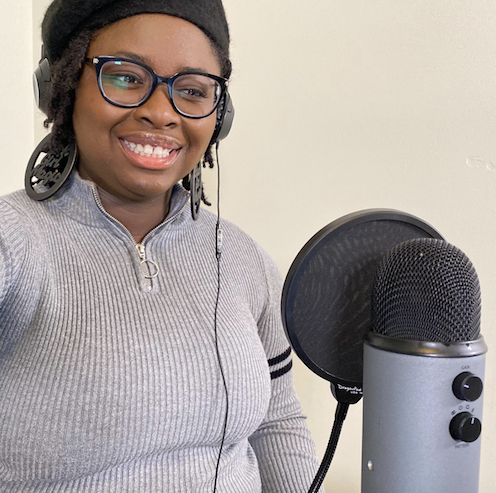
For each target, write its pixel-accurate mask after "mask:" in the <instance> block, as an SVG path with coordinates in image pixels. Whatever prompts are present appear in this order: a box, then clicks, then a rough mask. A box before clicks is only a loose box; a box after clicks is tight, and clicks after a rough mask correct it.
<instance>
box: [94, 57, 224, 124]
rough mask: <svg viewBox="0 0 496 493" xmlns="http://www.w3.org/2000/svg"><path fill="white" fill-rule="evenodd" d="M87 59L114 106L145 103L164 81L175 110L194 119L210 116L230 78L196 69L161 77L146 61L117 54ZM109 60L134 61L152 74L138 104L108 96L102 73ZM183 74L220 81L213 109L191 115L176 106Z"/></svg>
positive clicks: (108, 100)
mask: <svg viewBox="0 0 496 493" xmlns="http://www.w3.org/2000/svg"><path fill="white" fill-rule="evenodd" d="M85 61H87V62H90V63H91V64H92V65H93V66H94V67H95V71H96V78H97V81H98V88H99V89H100V93H101V95H102V97H103V99H105V101H107V102H108V103H110V104H112V105H113V106H117V107H119V108H138V107H139V106H142V105H144V104H145V103H146V102H147V101H148V100H149V99H150V97H151V96H152V94H153V93H154V91H155V89H156V88H157V86H158V84H160V83H163V84H167V87H168V90H169V100H170V103H171V105H172V107H173V108H174V110H175V111H176V112H177V113H179V114H180V115H181V116H184V117H186V118H192V119H194V120H199V119H201V118H206V117H207V116H210V115H211V114H212V113H213V112H214V111H215V110H216V109H217V106H219V104H220V102H221V101H222V99H223V97H224V95H225V93H226V91H227V83H228V79H226V78H225V77H220V76H218V75H213V74H209V73H207V72H200V71H196V70H186V71H184V72H177V73H176V74H174V75H173V76H172V77H161V76H160V75H157V73H156V72H155V71H154V70H153V69H152V68H151V67H150V66H148V65H146V64H145V63H142V62H138V61H137V60H132V59H130V58H122V57H115V56H95V57H91V58H89V57H86V58H85ZM107 62H128V63H134V64H135V65H139V66H140V67H143V68H144V69H145V70H147V71H148V72H149V73H150V75H151V76H152V85H151V87H150V90H149V92H148V94H147V95H146V96H145V97H144V98H143V100H142V101H140V102H139V103H136V104H122V103H116V102H115V101H112V100H111V99H109V98H108V97H107V96H106V94H105V91H104V90H103V87H102V77H101V73H102V68H103V66H104V64H105V63H107ZM182 75H204V76H206V77H208V78H210V79H213V80H215V81H216V82H218V83H219V85H220V94H219V97H218V99H217V101H216V103H215V105H214V107H213V108H212V111H210V112H209V113H207V114H206V115H201V116H195V115H189V114H187V113H183V112H182V111H181V110H180V109H179V108H178V107H177V106H176V104H175V103H174V98H173V96H172V86H173V84H174V82H175V80H176V79H177V78H178V77H181V76H182Z"/></svg>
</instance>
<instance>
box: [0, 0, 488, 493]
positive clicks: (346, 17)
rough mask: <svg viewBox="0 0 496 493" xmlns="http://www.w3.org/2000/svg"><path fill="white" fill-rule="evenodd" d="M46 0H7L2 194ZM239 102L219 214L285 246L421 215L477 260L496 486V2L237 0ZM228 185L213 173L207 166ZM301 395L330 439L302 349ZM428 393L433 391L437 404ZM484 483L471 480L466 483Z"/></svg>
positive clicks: (337, 467) (352, 467) (273, 248)
mask: <svg viewBox="0 0 496 493" xmlns="http://www.w3.org/2000/svg"><path fill="white" fill-rule="evenodd" d="M48 3H49V2H48V1H46V0H16V1H15V2H12V1H10V0H0V4H1V9H0V11H1V13H2V14H1V18H0V42H1V47H2V55H3V57H2V63H3V68H2V76H1V77H0V112H1V115H2V120H1V131H0V148H1V160H0V166H1V175H0V176H1V180H0V193H2V194H3V193H8V192H10V191H13V190H15V189H18V188H21V187H22V185H23V174H24V168H25V166H26V163H27V161H28V158H29V156H30V154H31V152H32V150H33V149H34V147H35V144H36V143H37V142H38V141H39V140H40V139H41V138H42V136H43V135H44V130H43V127H42V124H41V122H42V120H43V118H42V117H41V115H40V114H39V112H38V111H36V110H35V109H34V107H33V96H32V88H31V74H32V70H33V68H34V66H35V65H36V63H37V62H38V59H39V53H40V37H39V24H40V22H41V17H42V14H43V11H44V9H45V8H46V6H47V5H48ZM224 4H225V7H226V11H227V15H228V19H229V22H230V26H231V35H232V60H233V64H234V74H233V77H232V83H231V94H232V97H233V100H234V104H235V108H236V121H235V125H234V127H233V129H232V133H231V135H230V136H229V138H228V139H226V140H225V141H224V142H223V143H222V145H221V149H220V159H221V168H222V191H221V204H222V215H223V216H224V217H225V218H227V219H230V220H232V221H234V222H235V223H236V224H238V225H239V226H241V228H243V229H244V230H245V231H246V232H247V233H249V234H250V235H251V236H253V237H254V238H255V239H256V240H257V241H258V242H259V243H260V244H261V245H262V246H263V247H264V248H265V249H266V250H267V251H268V252H269V253H270V254H271V256H272V257H273V258H274V259H275V261H276V262H277V265H278V266H279V269H280V271H281V273H282V274H283V275H285V274H286V272H287V270H288V268H289V266H290V265H291V262H292V260H293V259H294V257H295V256H296V255H297V253H298V251H299V250H300V248H301V247H302V246H303V245H304V244H305V243H306V241H307V240H308V239H309V238H310V237H311V236H313V235H314V234H315V233H316V232H317V231H318V230H319V229H320V228H322V227H323V226H325V225H326V224H328V223H330V222H331V221H333V220H335V219H337V218H339V217H340V216H342V215H344V214H347V213H350V212H354V211H358V210H362V209H368V208H393V209H399V210H402V211H405V212H408V213H410V214H414V215H416V216H419V217H421V218H422V219H424V220H425V221H427V222H429V223H431V224H432V225H433V226H434V227H436V228H437V229H438V230H439V231H440V232H441V233H442V234H443V235H444V236H445V238H446V239H447V240H448V241H449V242H451V243H453V244H455V245H456V246H458V247H459V248H461V249H462V250H463V251H464V252H465V253H466V254H467V255H468V256H469V257H470V259H471V260H472V261H473V263H474V264H475V266H476V268H477V271H478V273H479V277H480V281H481V286H482V295H483V327H482V331H483V334H484V337H485V339H486V342H487V344H488V346H489V353H488V361H487V367H486V380H485V389H486V393H485V398H484V399H485V400H484V419H483V435H482V462H481V480H480V493H493V492H494V491H496V479H495V478H496V475H495V474H494V470H493V467H494V466H493V465H494V463H495V460H496V447H495V440H496V419H495V417H494V416H495V412H496V392H495V370H496V362H495V361H496V359H495V357H494V351H496V335H495V330H496V327H495V326H496V303H495V297H496V251H495V245H496V221H495V218H496V193H495V192H496V112H495V110H496V90H495V89H496V85H495V80H496V2H494V0H477V1H470V0H435V1H432V0H409V1H405V2H398V1H396V0H375V1H371V0H354V1H353V2H351V1H350V0H306V1H305V2H301V1H295V0H252V1H251V2H248V3H247V2H241V1H240V0H224ZM206 174H207V177H206V183H207V193H208V194H209V195H210V197H211V198H213V197H214V196H215V172H211V173H206ZM295 379H296V387H297V392H298V394H299V396H300V398H301V400H302V404H303V407H304V410H305V413H306V414H307V415H308V423H309V426H310V428H311V431H312V434H313V436H314V438H315V441H316V443H317V448H318V452H319V455H320V456H321V455H322V454H323V452H324V449H325V445H326V443H327V439H328V435H329V432H330V429H331V426H332V421H333V416H334V410H335V401H334V400H333V398H332V397H331V395H330V392H329V387H328V384H327V382H325V381H323V380H321V379H320V378H319V377H317V376H315V375H314V374H313V373H311V372H310V371H309V370H307V369H306V367H304V366H303V365H302V364H301V363H298V362H296V369H295ZM426 404H427V403H426ZM361 411H362V408H361V404H357V405H355V406H353V407H352V408H351V409H350V413H349V415H348V419H347V420H346V422H345V426H344V430H343V433H342V437H341V441H340V443H339V446H338V450H337V453H336V458H335V460H334V463H333V464H332V466H331V470H330V472H329V474H328V477H327V479H326V483H325V484H326V487H327V491H328V492H340V493H357V492H359V491H360V469H361V468H360V462H361V456H360V454H361ZM469 493H471V492H469Z"/></svg>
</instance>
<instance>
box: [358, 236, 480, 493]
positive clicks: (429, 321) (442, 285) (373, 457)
mask: <svg viewBox="0 0 496 493" xmlns="http://www.w3.org/2000/svg"><path fill="white" fill-rule="evenodd" d="M371 311H372V315H371V325H372V326H371V330H370V331H369V332H368V333H367V334H366V336H365V344H364V361H363V443H362V493H398V492H401V493H420V492H422V493H423V492H435V493H441V492H442V493H444V492H451V493H461V492H464V493H465V492H470V493H477V491H478V483H479V462H480V442H481V440H480V434H481V420H482V393H483V379H484V364H485V353H486V351H487V347H486V345H485V343H484V340H483V338H482V336H480V313H481V307H480V287H479V280H478V277H477V273H476V271H475V268H474V267H473V265H472V263H471V262H470V260H469V259H468V258H467V256H466V255H465V254H464V253H463V252H462V251H460V250H459V249H458V248H456V247H454V246H453V245H450V244H448V243H446V242H445V241H443V240H439V239H433V238H419V239H413V240H409V241H405V242H403V243H400V244H399V245H396V246H395V247H394V248H393V249H392V250H390V251H389V253H387V254H386V256H385V257H384V258H383V259H382V261H381V262H380V264H379V268H378V270H377V274H376V277H375V280H374V283H373V293H372V306H371Z"/></svg>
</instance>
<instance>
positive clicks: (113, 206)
mask: <svg viewBox="0 0 496 493" xmlns="http://www.w3.org/2000/svg"><path fill="white" fill-rule="evenodd" d="M97 190H98V195H99V196H100V201H101V202H102V205H103V208H104V209H105V210H106V211H107V212H108V213H109V214H110V215H111V216H112V217H114V218H115V219H117V220H118V221H119V222H120V223H122V224H123V225H124V226H125V227H126V229H127V230H128V231H129V232H130V233H131V235H132V236H133V238H134V239H135V241H136V243H141V241H142V240H143V238H144V237H145V236H146V235H147V233H149V232H150V231H151V230H152V229H153V228H155V227H156V226H158V225H159V224H160V223H161V222H163V220H164V219H165V218H166V216H167V214H168V212H169V203H170V198H171V194H172V190H168V192H167V194H166V196H164V195H162V196H160V197H157V198H155V199H151V200H149V201H146V202H128V201H124V200H122V199H119V198H116V197H114V196H113V195H111V194H109V193H108V192H106V191H105V190H103V189H102V188H100V187H98V186H97Z"/></svg>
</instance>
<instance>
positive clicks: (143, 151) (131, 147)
mask: <svg viewBox="0 0 496 493" xmlns="http://www.w3.org/2000/svg"><path fill="white" fill-rule="evenodd" d="M119 142H120V144H121V147H122V148H123V150H124V152H125V154H126V155H127V157H128V158H129V159H130V160H131V161H132V162H133V163H134V164H135V165H137V166H138V167H140V168H146V169H152V170H157V169H165V168H168V167H170V166H171V165H172V163H173V162H174V161H175V160H176V158H177V156H178V155H179V153H180V152H181V149H182V147H181V146H180V145H179V143H178V142H177V141H175V140H174V139H171V138H169V137H167V136H160V135H154V134H139V135H134V136H126V137H121V138H119Z"/></svg>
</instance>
